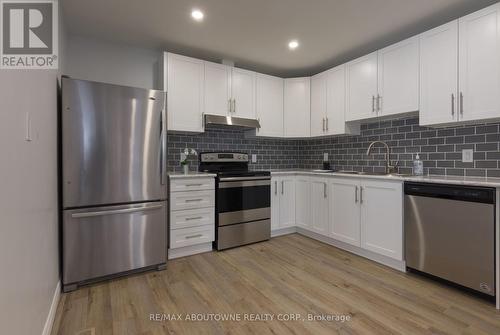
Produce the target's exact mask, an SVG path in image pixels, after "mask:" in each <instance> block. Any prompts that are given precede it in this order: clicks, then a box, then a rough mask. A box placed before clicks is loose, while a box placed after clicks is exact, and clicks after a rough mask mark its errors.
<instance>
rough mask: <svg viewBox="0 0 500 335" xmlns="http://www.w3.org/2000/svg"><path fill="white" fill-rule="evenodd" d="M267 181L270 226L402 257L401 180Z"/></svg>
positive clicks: (325, 178)
mask: <svg viewBox="0 0 500 335" xmlns="http://www.w3.org/2000/svg"><path fill="white" fill-rule="evenodd" d="M272 181H273V184H272V187H271V190H272V192H273V194H272V198H271V199H272V200H271V211H272V219H271V220H272V230H278V229H282V228H290V227H297V229H299V232H300V231H309V232H311V233H314V234H313V235H312V237H315V236H318V235H320V236H323V237H325V238H327V239H329V240H330V241H339V242H342V243H341V244H339V245H338V244H335V243H332V244H334V245H337V246H339V247H343V246H344V247H345V248H346V249H348V250H349V251H352V250H358V253H359V254H361V255H364V256H366V257H369V258H370V257H372V256H369V255H380V256H385V257H387V258H384V259H389V258H390V259H392V262H394V261H396V263H397V264H401V261H403V183H402V182H401V181H394V180H375V179H367V178H354V177H352V178H350V177H349V178H347V177H338V176H317V175H307V174H298V175H295V176H279V177H272ZM287 192H288V193H287ZM347 245H349V247H348V246H347ZM353 247H354V249H349V248H353ZM367 255H368V256H367ZM380 256H378V258H377V257H375V258H372V259H375V260H378V261H380Z"/></svg>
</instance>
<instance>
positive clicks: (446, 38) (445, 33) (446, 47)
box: [419, 21, 458, 125]
mask: <svg viewBox="0 0 500 335" xmlns="http://www.w3.org/2000/svg"><path fill="white" fill-rule="evenodd" d="M419 38H420V124H421V125H433V124H443V123H449V122H454V121H456V120H457V117H458V108H457V107H458V88H457V84H458V71H457V69H458V22H457V21H453V22H450V23H447V24H445V25H442V26H440V27H437V28H434V29H432V30H429V31H426V32H425V33H423V34H421V35H420V36H419Z"/></svg>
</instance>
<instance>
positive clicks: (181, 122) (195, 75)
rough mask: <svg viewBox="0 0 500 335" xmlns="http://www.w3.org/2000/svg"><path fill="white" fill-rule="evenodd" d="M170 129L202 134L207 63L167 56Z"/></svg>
mask: <svg viewBox="0 0 500 335" xmlns="http://www.w3.org/2000/svg"><path fill="white" fill-rule="evenodd" d="M163 67H164V69H165V70H164V72H165V73H164V76H165V78H164V80H163V81H164V90H166V91H167V92H168V94H167V110H168V113H167V117H168V130H173V131H190V132H198V133H199V132H203V120H202V114H203V96H204V62H203V61H202V60H199V59H195V58H190V57H185V56H180V55H175V54H172V53H165V54H164V65H163Z"/></svg>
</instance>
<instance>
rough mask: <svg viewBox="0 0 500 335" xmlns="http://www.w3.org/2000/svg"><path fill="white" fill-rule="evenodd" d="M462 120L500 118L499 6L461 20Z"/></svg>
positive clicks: (460, 75)
mask: <svg viewBox="0 0 500 335" xmlns="http://www.w3.org/2000/svg"><path fill="white" fill-rule="evenodd" d="M458 30H459V34H458V36H459V38H460V39H459V48H460V49H459V57H458V59H459V76H458V77H459V91H460V95H461V96H459V99H460V100H461V106H460V107H459V109H460V114H459V120H464V121H472V120H483V119H490V118H499V117H500V93H499V92H500V4H498V3H497V4H495V5H493V6H490V7H487V8H485V9H483V10H480V11H478V12H475V13H472V14H470V15H467V16H465V17H463V18H460V19H459V28H458Z"/></svg>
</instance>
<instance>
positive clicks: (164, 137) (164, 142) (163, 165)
mask: <svg viewBox="0 0 500 335" xmlns="http://www.w3.org/2000/svg"><path fill="white" fill-rule="evenodd" d="M165 106H166V105H165ZM166 121H167V116H166V107H164V108H163V109H162V110H161V121H160V122H161V137H160V138H161V149H160V150H161V152H160V157H161V170H160V177H161V178H160V179H161V181H160V182H161V184H162V185H165V184H166V179H167V178H166V175H165V174H166V165H167V152H166V151H167V122H166Z"/></svg>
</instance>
